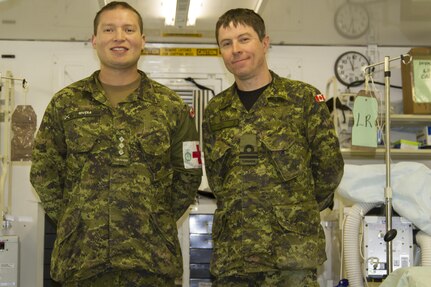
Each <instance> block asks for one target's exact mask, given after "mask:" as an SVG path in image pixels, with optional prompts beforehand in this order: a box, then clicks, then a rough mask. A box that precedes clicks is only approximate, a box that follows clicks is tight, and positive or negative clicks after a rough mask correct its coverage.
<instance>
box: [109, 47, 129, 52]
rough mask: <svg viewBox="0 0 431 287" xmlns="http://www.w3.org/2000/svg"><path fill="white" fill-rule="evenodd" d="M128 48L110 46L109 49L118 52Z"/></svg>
mask: <svg viewBox="0 0 431 287" xmlns="http://www.w3.org/2000/svg"><path fill="white" fill-rule="evenodd" d="M128 50H129V49H127V48H124V47H114V48H111V51H119V52H122V51H128Z"/></svg>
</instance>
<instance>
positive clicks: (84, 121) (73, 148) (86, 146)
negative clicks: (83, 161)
mask: <svg viewBox="0 0 431 287" xmlns="http://www.w3.org/2000/svg"><path fill="white" fill-rule="evenodd" d="M99 129H100V114H99V113H98V112H87V114H85V112H75V113H72V114H69V115H67V116H66V117H65V119H64V130H65V135H66V144H67V150H68V153H86V152H90V151H91V150H92V148H93V146H94V145H95V143H96V141H97V139H98V136H99Z"/></svg>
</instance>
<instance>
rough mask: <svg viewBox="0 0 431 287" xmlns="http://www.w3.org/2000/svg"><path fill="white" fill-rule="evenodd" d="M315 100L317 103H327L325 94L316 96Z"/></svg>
mask: <svg viewBox="0 0 431 287" xmlns="http://www.w3.org/2000/svg"><path fill="white" fill-rule="evenodd" d="M314 99H315V100H316V102H318V103H321V102H324V101H326V97H325V95H324V94H318V95H315V96H314Z"/></svg>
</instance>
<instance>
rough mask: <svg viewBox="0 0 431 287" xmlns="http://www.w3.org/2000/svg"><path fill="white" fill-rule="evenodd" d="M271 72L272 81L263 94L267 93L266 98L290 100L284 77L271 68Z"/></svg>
mask: <svg viewBox="0 0 431 287" xmlns="http://www.w3.org/2000/svg"><path fill="white" fill-rule="evenodd" d="M269 72H270V73H271V77H272V82H271V84H270V85H269V87H268V88H267V89H266V90H265V91H264V92H263V95H265V96H266V98H282V99H285V100H288V96H287V91H286V88H285V84H284V82H283V79H282V78H281V77H280V76H279V75H277V74H276V73H274V72H273V71H272V70H270V71H269ZM279 87H281V88H279Z"/></svg>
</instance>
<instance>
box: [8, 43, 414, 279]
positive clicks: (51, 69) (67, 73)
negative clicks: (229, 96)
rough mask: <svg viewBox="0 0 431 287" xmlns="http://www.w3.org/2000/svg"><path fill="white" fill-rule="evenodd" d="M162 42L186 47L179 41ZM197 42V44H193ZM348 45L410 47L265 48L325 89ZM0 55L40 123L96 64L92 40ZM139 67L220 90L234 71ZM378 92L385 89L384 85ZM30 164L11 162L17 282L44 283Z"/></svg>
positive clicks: (179, 65)
mask: <svg viewBox="0 0 431 287" xmlns="http://www.w3.org/2000/svg"><path fill="white" fill-rule="evenodd" d="M148 46H161V45H157V44H151V45H148ZM164 46H165V47H166V46H168V47H189V46H186V45H179V44H178V45H170V46H169V45H166V44H165V45H164ZM197 46H199V45H193V46H191V47H197ZM200 47H214V46H209V45H206V46H200ZM348 50H355V51H359V52H362V53H364V54H369V55H370V56H371V57H372V61H373V62H375V61H377V62H380V61H383V58H384V56H390V57H398V56H399V55H401V54H404V53H407V52H408V51H409V48H406V47H382V48H381V47H375V46H372V47H352V46H349V47H343V46H334V47H332V46H273V47H272V48H271V49H270V51H269V55H268V60H269V64H270V67H271V68H272V69H273V70H274V71H275V72H277V73H279V75H281V76H285V77H290V78H294V79H298V80H303V81H306V82H309V83H311V84H313V85H315V86H316V87H317V88H319V89H320V90H321V91H322V92H324V93H326V90H327V85H328V82H329V81H330V80H331V79H332V78H333V76H334V72H333V66H334V62H335V60H336V58H337V57H338V56H339V55H340V54H341V53H343V52H345V51H348ZM0 55H14V58H3V57H2V58H0V72H1V73H2V75H5V72H6V71H11V72H12V73H13V75H14V76H15V77H16V78H25V79H26V80H27V81H28V83H29V89H28V94H27V96H25V93H24V91H23V89H22V88H21V83H20V82H19V81H16V82H15V103H16V105H20V104H28V105H32V106H33V108H34V110H35V111H36V114H37V117H38V124H39V123H40V120H41V118H42V116H43V112H44V110H45V107H46V105H47V104H48V102H49V100H50V99H51V97H52V95H53V94H54V92H56V91H57V90H59V89H61V88H62V87H63V86H65V85H66V84H69V83H71V82H73V81H76V80H79V79H80V78H82V77H84V76H87V75H89V74H90V73H91V72H92V71H93V70H95V69H97V67H98V61H97V58H96V56H95V55H94V52H93V49H92V47H91V45H90V44H89V43H82V42H34V41H28V42H27V41H0ZM140 68H141V69H142V70H144V71H145V72H147V73H148V74H149V75H150V77H167V76H169V75H173V76H174V75H176V76H178V74H179V76H180V77H188V76H191V77H196V78H199V77H208V78H214V77H216V78H220V79H222V81H223V89H224V88H227V87H228V86H230V85H231V83H232V76H231V75H230V74H228V73H227V72H226V70H225V68H224V65H223V62H222V60H221V58H219V57H197V56H196V57H181V56H171V57H162V56H144V57H142V60H141V62H140ZM379 73H380V72H379V71H377V72H376V79H375V80H376V81H380V82H383V72H381V73H380V74H381V75H380V76H379ZM400 75H401V73H400V64H399V62H395V61H394V62H393V63H392V83H393V84H394V85H399V86H400V85H401V76H400ZM360 88H362V87H360ZM360 88H358V89H360ZM336 90H338V91H344V90H345V88H344V87H342V86H341V85H337V87H336ZM356 90H357V89H356ZM328 91H329V93H328V95H327V96H329V97H332V96H333V95H334V85H333V84H331V85H330V89H328ZM381 91H382V93H383V87H381ZM391 94H392V95H393V97H394V99H396V100H399V99H401V91H399V90H395V89H392V90H391ZM0 128H2V129H4V125H3V124H0ZM382 163H383V162H382ZM0 166H1V165H0ZM1 168H3V166H1ZM29 169H30V163H29V162H21V163H14V164H13V169H12V176H13V178H12V194H13V197H12V204H13V205H12V215H14V216H26V217H29V218H32V219H33V221H32V222H15V223H14V230H15V232H16V234H17V235H18V236H19V237H20V240H21V253H20V262H21V266H20V283H21V284H20V286H21V287H35V286H36V287H39V286H42V262H43V212H42V210H41V208H40V207H39V205H38V204H37V196H36V195H35V193H34V191H33V189H32V187H31V185H30V183H29ZM35 282H36V283H35Z"/></svg>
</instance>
